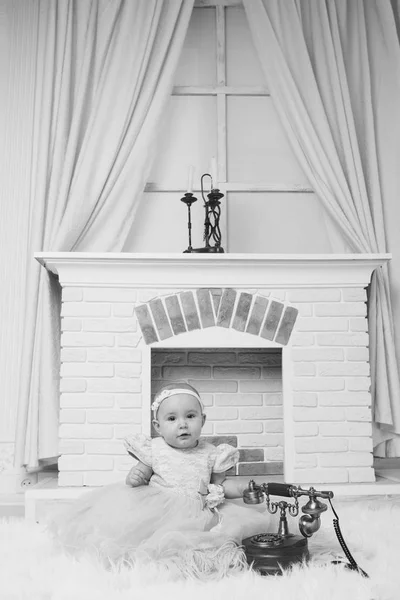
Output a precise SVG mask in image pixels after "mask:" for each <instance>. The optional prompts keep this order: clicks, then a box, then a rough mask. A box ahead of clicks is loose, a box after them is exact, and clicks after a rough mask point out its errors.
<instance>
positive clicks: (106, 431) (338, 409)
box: [35, 252, 391, 487]
mask: <svg viewBox="0 0 400 600" xmlns="http://www.w3.org/2000/svg"><path fill="white" fill-rule="evenodd" d="M35 258H36V259H37V260H38V261H39V262H40V263H41V264H42V265H43V266H44V267H45V268H46V269H47V270H48V271H50V272H51V273H54V274H55V275H56V276H58V278H59V281H60V284H61V287H62V307H61V317H62V318H61V329H62V335H61V370H60V379H61V382H60V390H61V396H60V430H59V435H60V454H61V456H60V459H59V485H60V486H62V487H70V486H72V487H82V486H96V485H103V484H105V483H111V482H112V481H118V480H120V478H121V474H122V473H123V472H124V470H126V469H127V468H129V464H128V463H127V462H126V460H127V459H126V458H124V457H121V456H120V454H121V439H122V438H123V436H124V435H128V434H130V433H132V432H136V433H145V434H149V433H150V409H149V407H150V402H151V395H152V384H153V379H154V380H155V381H156V383H157V382H160V381H161V380H162V378H163V377H164V376H165V378H166V379H169V378H171V376H172V375H173V377H175V378H176V379H188V380H189V381H192V380H193V381H194V382H195V383H196V386H197V387H198V386H199V385H200V386H202V389H201V391H202V392H203V393H207V400H208V402H209V408H208V409H207V410H208V411H209V415H208V418H207V425H208V427H209V431H208V432H207V433H206V435H215V436H219V435H221V434H223V433H224V434H226V435H228V434H229V435H231V434H232V435H234V436H236V439H237V444H238V447H239V448H240V449H243V450H244V451H246V452H247V453H248V454H251V453H250V450H254V449H256V450H257V451H258V453H261V454H262V461H261V462H262V464H263V465H265V467H263V468H265V469H267V468H269V463H270V462H274V461H278V460H281V459H280V458H279V456H282V454H283V459H284V477H285V478H286V480H288V481H291V482H294V483H301V484H304V483H311V484H320V483H324V484H325V483H329V484H332V483H335V484H339V483H340V484H342V483H343V484H347V483H360V482H362V483H371V482H374V481H375V473H374V469H373V456H372V450H373V448H372V409H371V395H370V385H371V380H370V366H369V336H368V322H367V318H366V317H367V304H366V302H367V292H366V288H367V287H368V285H369V283H370V281H371V275H372V273H373V271H374V270H375V269H376V268H379V267H383V266H385V265H386V264H387V263H388V261H389V260H390V259H391V255H390V254H322V255H321V254H307V255H304V254H303V255H291V254H228V253H227V254H209V255H204V254H130V253H118V254H117V253H86V252H85V253H78V252H42V253H37V254H36V255H35ZM172 348H181V349H184V350H185V349H186V350H187V353H189V352H194V349H198V348H203V349H209V350H211V349H214V348H216V349H227V348H228V349H229V348H231V349H233V350H232V351H233V353H234V363H235V365H236V366H237V369H236V367H234V369H236V371H235V372H234V373H233V371H234V369H233V370H232V368H231V367H229V365H228V368H224V367H223V368H221V369H219V368H218V367H216V368H215V369H214V367H211V366H210V365H206V368H205V369H203V368H202V367H201V366H199V365H196V364H192V363H191V362H190V361H191V360H192V359H191V358H190V359H189V358H188V359H187V362H188V364H187V365H186V366H183V367H182V369H183V371H181V370H180V364H179V365H175V363H174V360H175V358H176V356H175V355H174V356H175V358H173V359H171V357H167V359H168V360H167V359H165V358H163V359H162V360H164V361H165V360H167V362H166V363H164V362H163V363H162V365H164V364H165V365H167V366H165V369H164V366H161V367H160V368H159V367H157V366H155V367H154V368H153V366H154V365H153V364H152V352H153V350H161V351H162V352H163V351H164V350H166V351H167V353H168V349H172ZM249 348H253V349H255V350H256V351H264V350H265V349H268V351H269V350H272V349H273V350H274V351H275V350H278V354H277V355H279V356H280V357H281V365H279V368H278V371H276V369H275V371H274V369H272V370H270V369H269V368H268V367H267V366H265V365H264V364H263V367H262V368H261V369H260V366H259V365H258V366H257V365H256V367H255V368H253V369H249V368H247V369H246V368H243V364H245V363H243V364H242V363H241V361H242V359H243V356H242V355H240V353H241V352H242V351H243V352H244V351H246V352H247V351H248V349H249ZM186 350H185V351H186ZM221 352H223V350H221ZM279 353H280V354H279ZM175 354H176V352H175ZM266 354H268V352H267V353H266ZM239 355H240V356H239ZM185 356H186V354H185ZM253 358H254V357H252V359H253ZM178 359H179V360H181V357H180V356H178ZM185 360H186V359H185ZM194 360H198V359H197V358H196V359H194ZM218 360H221V359H218ZM226 360H228V359H226ZM230 360H231V359H230ZM243 360H244V359H243ZM246 360H247V358H246ZM263 360H264V359H263ZM265 360H267V359H265ZM168 361H169V362H168ZM178 362H179V361H178ZM229 364H231V363H229ZM225 366H227V365H225ZM264 367H265V368H264ZM177 369H178V371H179V373H184V375H179V374H178V372H177ZM185 369H186V370H185ZM164 371H165V373H164ZM271 373H272V374H273V375H274V377H275V380H276V381H275V383H274V384H273V386H275V387H273V388H271V387H269V386H271V385H272V384H271V383H270V381H269V379H274V377H272V375H271ZM275 388H276V389H275ZM271 389H275V391H276V390H277V395H276V394H275V392H274V393H273V392H271ZM233 393H237V394H238V396H237V398H236V399H234V400H231V394H233ZM249 394H256V395H257V394H258V395H257V397H256V398H255V396H251V397H250V396H249ZM227 398H228V400H229V402H228V401H227ZM254 398H255V399H254ZM221 402H222V404H221V405H220V404H219V403H221ZM224 402H225V404H224ZM226 402H227V403H226ZM235 402H236V404H235ZM254 402H255V404H254ZM246 403H247V404H246ZM249 403H250V404H249ZM252 403H253V404H254V405H253V404H252ZM248 404H249V405H248ZM279 419H281V422H279ZM283 423H284V427H283V426H282V424H283ZM282 450H283V452H282ZM278 455H279V456H278ZM129 460H131V459H129ZM243 460H244V459H243ZM257 460H258V461H259V462H260V459H257ZM257 460H256V461H255V463H254V465H253V464H252V463H251V464H245V462H246V461H244V463H243V464H238V469H239V470H238V473H237V474H244V473H247V474H249V473H250V472H249V471H248V469H253V468H254V469H255V468H256V467H257V468H258V467H259V465H257V464H256V463H257ZM124 461H125V462H124Z"/></svg>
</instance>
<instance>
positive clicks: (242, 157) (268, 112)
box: [227, 96, 308, 185]
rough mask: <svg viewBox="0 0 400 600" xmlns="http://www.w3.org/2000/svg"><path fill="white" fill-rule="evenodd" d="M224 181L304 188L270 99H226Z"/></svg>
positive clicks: (305, 180)
mask: <svg viewBox="0 0 400 600" xmlns="http://www.w3.org/2000/svg"><path fill="white" fill-rule="evenodd" d="M227 131H228V180H229V181H236V182H243V183H245V182H253V183H260V182H263V183H285V184H303V185H308V182H307V178H306V176H305V174H304V173H303V171H302V169H301V167H300V165H299V163H298V162H297V159H296V157H295V155H294V153H293V151H292V149H291V147H290V145H289V142H288V140H287V138H286V134H285V132H284V130H283V128H282V126H281V124H280V121H279V116H278V115H277V113H276V111H275V108H274V106H273V104H272V100H271V98H270V97H260V96H258V97H254V96H230V97H228V99H227Z"/></svg>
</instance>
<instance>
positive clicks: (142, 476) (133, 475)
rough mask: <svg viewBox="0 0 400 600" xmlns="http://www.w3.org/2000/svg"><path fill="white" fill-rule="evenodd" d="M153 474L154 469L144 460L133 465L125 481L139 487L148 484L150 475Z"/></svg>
mask: <svg viewBox="0 0 400 600" xmlns="http://www.w3.org/2000/svg"><path fill="white" fill-rule="evenodd" d="M152 474H153V469H152V468H151V467H148V466H147V465H145V464H144V463H142V462H140V461H139V462H138V464H137V465H135V466H134V467H132V469H131V470H130V471H129V473H128V475H127V476H126V480H125V483H126V485H130V486H131V487H139V486H140V485H148V483H149V481H150V477H151V476H152Z"/></svg>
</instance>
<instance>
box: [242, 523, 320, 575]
mask: <svg viewBox="0 0 400 600" xmlns="http://www.w3.org/2000/svg"><path fill="white" fill-rule="evenodd" d="M242 545H243V547H244V551H245V553H246V558H247V562H248V564H249V565H250V566H251V567H252V568H253V569H254V570H255V571H258V573H260V575H281V574H282V571H283V570H284V569H287V568H288V567H290V566H291V565H292V564H294V563H301V562H306V561H308V559H309V557H310V554H309V551H308V544H307V539H306V538H304V537H301V536H299V535H291V534H289V535H287V536H282V535H279V534H271V533H261V534H258V535H253V536H251V537H248V538H246V539H244V540H243V541H242Z"/></svg>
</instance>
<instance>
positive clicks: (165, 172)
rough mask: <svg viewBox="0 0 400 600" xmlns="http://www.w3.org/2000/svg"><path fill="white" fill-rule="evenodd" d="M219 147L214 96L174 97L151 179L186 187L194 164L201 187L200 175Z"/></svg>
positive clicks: (165, 122) (194, 184)
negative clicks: (189, 171) (190, 166)
mask: <svg viewBox="0 0 400 600" xmlns="http://www.w3.org/2000/svg"><path fill="white" fill-rule="evenodd" d="M216 148H217V124H216V98H215V96H214V97H212V96H172V97H171V99H170V103H169V106H168V110H167V111H166V113H165V118H164V122H163V125H162V130H161V131H160V139H159V142H158V144H157V155H156V158H155V163H154V165H153V168H152V171H151V174H150V179H149V181H151V182H153V183H156V184H157V185H161V186H163V188H171V187H172V188H173V189H174V188H175V189H176V187H177V186H178V189H182V190H185V189H186V186H187V177H188V168H189V165H193V166H194V178H193V187H194V189H196V188H197V189H199V187H200V176H201V174H202V173H206V172H209V169H210V163H211V157H212V156H216V152H217V151H216Z"/></svg>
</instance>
